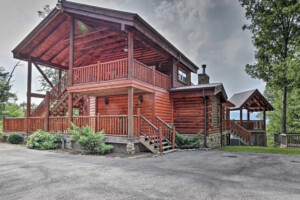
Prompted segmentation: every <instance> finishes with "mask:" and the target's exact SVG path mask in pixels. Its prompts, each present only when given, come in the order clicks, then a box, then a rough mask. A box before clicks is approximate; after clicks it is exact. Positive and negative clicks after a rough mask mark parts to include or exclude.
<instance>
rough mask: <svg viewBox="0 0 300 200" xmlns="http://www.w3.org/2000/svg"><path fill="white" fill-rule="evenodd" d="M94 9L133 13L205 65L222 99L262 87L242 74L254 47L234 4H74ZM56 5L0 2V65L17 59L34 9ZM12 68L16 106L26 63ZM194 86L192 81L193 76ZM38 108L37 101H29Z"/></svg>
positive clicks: (118, 0)
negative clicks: (220, 87)
mask: <svg viewBox="0 0 300 200" xmlns="http://www.w3.org/2000/svg"><path fill="white" fill-rule="evenodd" d="M74 1H75V2H80V3H86V4H91V5H95V6H100V7H106V8H112V9H119V10H124V11H129V12H134V13H138V14H139V15H140V16H141V17H143V18H144V19H145V20H146V21H147V22H148V23H150V25H152V26H153V27H154V28H155V29H156V30H157V31H158V32H160V33H161V34H162V35H163V36H164V37H165V38H167V39H168V40H169V41H170V42H171V43H172V44H174V45H175V46H176V47H177V48H178V49H179V50H180V51H181V52H183V53H184V54H185V55H186V56H187V57H188V58H190V59H191V60H192V61H193V62H194V63H195V64H197V65H198V67H199V68H200V70H199V71H198V73H200V71H201V65H202V64H207V73H208V75H209V76H210V81H211V82H212V83H216V82H218V83H219V82H220V83H223V84H224V87H225V90H226V92H227V95H228V97H229V98H230V97H231V96H232V95H233V94H234V93H236V92H242V91H245V90H250V89H255V88H258V89H259V90H260V91H261V92H263V90H264V87H265V84H264V83H263V82H262V81H260V80H255V79H252V78H251V77H250V76H249V75H247V74H246V72H245V65H246V64H247V63H254V62H255V60H254V51H255V48H254V47H253V45H252V43H251V35H250V33H249V32H247V31H242V25H243V24H245V23H246V19H245V17H244V14H245V13H244V9H243V8H242V7H241V6H240V4H239V2H238V1H237V0H201V1H200V0H138V1H137V0H115V1H114V0H110V1H108V0H74ZM56 3H57V1H56V0H26V1H24V0H7V1H5V0H1V7H0V24H1V31H0V38H1V45H0V66H3V67H4V68H5V69H6V70H7V71H11V70H12V68H13V66H14V65H15V64H16V63H17V61H18V60H16V59H13V55H12V53H11V50H12V49H13V48H14V47H15V46H16V45H17V44H18V43H19V42H21V40H22V39H24V37H25V36H26V35H27V34H28V33H29V32H30V31H31V30H32V29H33V28H34V27H35V26H36V25H37V24H38V23H39V22H40V21H41V20H40V19H39V17H38V13H37V11H38V10H42V8H43V6H44V5H46V4H49V5H50V7H51V8H54V7H55V4H56ZM22 63H23V66H20V67H18V68H17V70H16V71H15V73H14V77H13V80H14V82H13V91H14V92H16V93H17V95H18V98H19V100H18V102H22V101H25V99H26V84H27V82H26V76H27V63H25V62H22ZM38 75H39V73H38V72H37V71H36V69H35V68H33V86H32V89H33V91H36V90H37V89H38V88H39V83H38V79H37V77H38ZM193 81H194V82H195V83H196V81H197V76H196V75H193ZM33 102H36V103H38V102H39V99H36V100H33Z"/></svg>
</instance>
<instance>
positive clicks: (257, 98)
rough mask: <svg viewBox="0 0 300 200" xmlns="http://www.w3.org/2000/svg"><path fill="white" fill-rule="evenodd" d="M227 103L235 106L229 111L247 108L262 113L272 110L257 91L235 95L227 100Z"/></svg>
mask: <svg viewBox="0 0 300 200" xmlns="http://www.w3.org/2000/svg"><path fill="white" fill-rule="evenodd" d="M229 102H231V103H232V104H234V105H235V106H234V107H231V108H230V110H239V109H243V108H249V109H251V110H252V111H263V109H265V110H266V111H271V110H274V108H273V106H272V105H271V104H270V103H269V102H268V100H267V99H266V98H265V97H264V96H263V95H262V94H261V93H260V92H259V90H258V89H255V90H249V91H245V92H240V93H236V94H234V95H233V96H232V97H231V98H230V99H229Z"/></svg>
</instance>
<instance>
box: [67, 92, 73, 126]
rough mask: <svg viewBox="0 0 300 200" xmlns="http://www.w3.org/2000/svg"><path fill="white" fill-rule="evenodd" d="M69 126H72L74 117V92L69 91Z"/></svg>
mask: <svg viewBox="0 0 300 200" xmlns="http://www.w3.org/2000/svg"><path fill="white" fill-rule="evenodd" d="M68 95H69V97H68V126H69V128H72V124H71V122H72V118H73V93H72V92H69V93H68Z"/></svg>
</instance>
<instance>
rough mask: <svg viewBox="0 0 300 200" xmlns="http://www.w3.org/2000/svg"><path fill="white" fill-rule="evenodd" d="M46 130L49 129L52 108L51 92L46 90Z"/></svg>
mask: <svg viewBox="0 0 300 200" xmlns="http://www.w3.org/2000/svg"><path fill="white" fill-rule="evenodd" d="M45 109H46V111H45V127H44V130H45V131H47V132H48V131H49V110H50V92H48V91H47V92H46V98H45Z"/></svg>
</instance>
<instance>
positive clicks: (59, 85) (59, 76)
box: [58, 69, 62, 94]
mask: <svg viewBox="0 0 300 200" xmlns="http://www.w3.org/2000/svg"><path fill="white" fill-rule="evenodd" d="M61 75H62V71H61V69H60V70H59V71H58V80H59V81H60V79H61ZM60 92H61V84H58V93H59V94H60Z"/></svg>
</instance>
